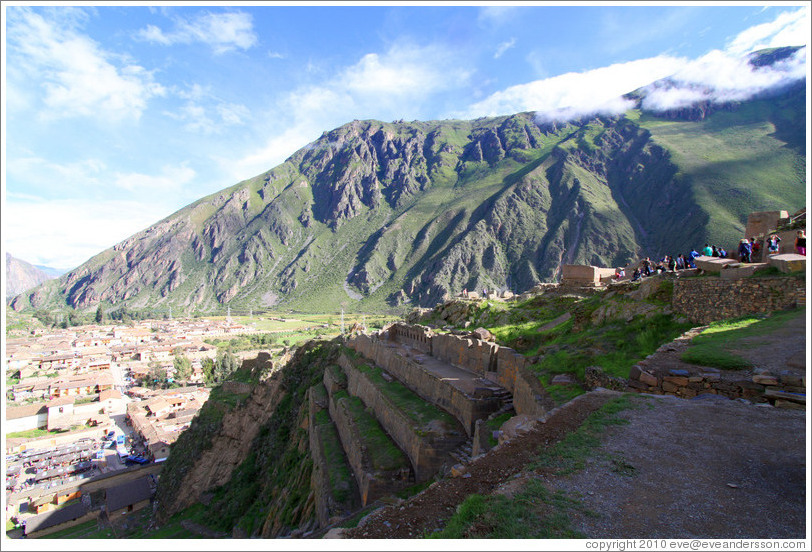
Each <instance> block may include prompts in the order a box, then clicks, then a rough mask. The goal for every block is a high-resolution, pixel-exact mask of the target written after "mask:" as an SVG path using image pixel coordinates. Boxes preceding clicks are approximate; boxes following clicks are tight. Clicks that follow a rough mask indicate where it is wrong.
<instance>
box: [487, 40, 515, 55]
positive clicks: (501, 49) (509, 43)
mask: <svg viewBox="0 0 812 552" xmlns="http://www.w3.org/2000/svg"><path fill="white" fill-rule="evenodd" d="M515 45H516V39H515V38H511V39H510V40H506V41H505V42H502V43H501V44H500V45H499V46H497V47H496V52H494V54H493V59H499V58H500V57H502V55H503V54H504V53H505V52H507V51H508V50H510V49H511V48H513V47H514V46H515Z"/></svg>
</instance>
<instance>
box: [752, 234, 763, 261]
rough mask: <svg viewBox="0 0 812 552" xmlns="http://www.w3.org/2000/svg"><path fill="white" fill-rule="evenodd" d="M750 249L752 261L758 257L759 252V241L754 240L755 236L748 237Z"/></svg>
mask: <svg viewBox="0 0 812 552" xmlns="http://www.w3.org/2000/svg"><path fill="white" fill-rule="evenodd" d="M750 249H751V250H752V251H753V254H752V255H751V258H752V259H753V261H757V260H758V259H759V256H758V254H759V252H760V251H761V242H758V241H756V238H750Z"/></svg>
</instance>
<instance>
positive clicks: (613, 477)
mask: <svg viewBox="0 0 812 552" xmlns="http://www.w3.org/2000/svg"><path fill="white" fill-rule="evenodd" d="M640 401H642V402H643V403H644V404H643V405H642V407H640V408H636V409H632V410H628V411H626V412H624V413H623V414H622V415H621V416H622V417H624V418H626V419H628V420H629V424H628V425H623V426H614V427H612V428H611V429H610V430H609V431H608V432H607V435H606V437H605V440H604V443H603V445H602V447H601V450H600V451H599V453H598V454H596V455H595V456H594V457H593V458H592V460H591V461H590V462H589V464H588V466H587V468H586V469H584V470H583V471H581V472H579V473H576V474H574V475H572V476H570V477H567V478H553V479H548V483H549V485H550V486H551V487H552V488H555V489H560V490H564V491H567V492H568V493H571V494H572V495H573V496H577V497H579V498H580V499H581V500H582V502H583V504H584V506H585V507H586V508H587V509H589V510H591V511H592V512H595V513H597V514H598V516H597V517H592V516H583V515H580V516H578V517H577V518H576V519H575V520H574V523H573V525H574V527H575V528H576V529H578V530H580V531H581V532H583V533H584V534H586V535H588V536H591V537H596V538H804V537H805V523H806V517H807V515H806V514H807V512H806V494H807V490H806V446H805V434H806V431H805V427H806V426H805V423H806V413H805V411H799V410H782V409H777V408H773V407H770V406H755V405H750V404H744V403H742V402H739V401H731V400H728V399H723V398H719V397H713V396H703V397H698V398H696V399H692V400H684V399H678V398H675V397H670V396H656V397H655V396H645V397H643V396H641V397H640V399H639V401H638V402H640ZM613 459H614V460H613Z"/></svg>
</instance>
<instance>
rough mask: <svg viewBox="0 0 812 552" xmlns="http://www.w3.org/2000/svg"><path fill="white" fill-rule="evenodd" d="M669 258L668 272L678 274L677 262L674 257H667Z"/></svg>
mask: <svg viewBox="0 0 812 552" xmlns="http://www.w3.org/2000/svg"><path fill="white" fill-rule="evenodd" d="M667 258H668V271H669V272H676V271H677V260H676V259H675V258H674V257H673V256H672V255H667Z"/></svg>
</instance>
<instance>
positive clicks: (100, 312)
mask: <svg viewBox="0 0 812 552" xmlns="http://www.w3.org/2000/svg"><path fill="white" fill-rule="evenodd" d="M102 320H104V309H102V306H101V303H99V306H98V308H97V309H96V324H101V322H102Z"/></svg>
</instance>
